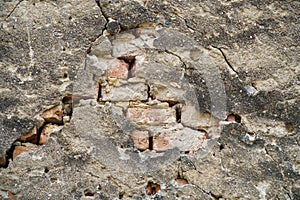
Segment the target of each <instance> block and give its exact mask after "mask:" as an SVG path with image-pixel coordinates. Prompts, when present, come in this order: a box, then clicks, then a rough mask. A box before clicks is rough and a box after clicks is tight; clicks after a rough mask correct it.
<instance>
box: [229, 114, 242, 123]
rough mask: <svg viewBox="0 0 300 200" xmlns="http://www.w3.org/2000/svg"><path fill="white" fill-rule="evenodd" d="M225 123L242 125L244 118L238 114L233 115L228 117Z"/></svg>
mask: <svg viewBox="0 0 300 200" xmlns="http://www.w3.org/2000/svg"><path fill="white" fill-rule="evenodd" d="M225 121H229V122H237V123H241V121H242V117H241V116H240V115H238V114H236V113H231V114H229V115H228V116H227V118H226V119H225Z"/></svg>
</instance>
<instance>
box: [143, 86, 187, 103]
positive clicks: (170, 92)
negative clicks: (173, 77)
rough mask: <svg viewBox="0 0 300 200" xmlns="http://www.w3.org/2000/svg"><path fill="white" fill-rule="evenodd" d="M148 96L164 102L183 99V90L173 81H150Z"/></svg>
mask: <svg viewBox="0 0 300 200" xmlns="http://www.w3.org/2000/svg"><path fill="white" fill-rule="evenodd" d="M149 85H150V96H151V97H152V98H153V99H158V100H160V101H164V102H181V101H183V96H184V90H183V89H182V88H181V86H180V85H178V84H177V83H175V82H171V83H150V84H149Z"/></svg>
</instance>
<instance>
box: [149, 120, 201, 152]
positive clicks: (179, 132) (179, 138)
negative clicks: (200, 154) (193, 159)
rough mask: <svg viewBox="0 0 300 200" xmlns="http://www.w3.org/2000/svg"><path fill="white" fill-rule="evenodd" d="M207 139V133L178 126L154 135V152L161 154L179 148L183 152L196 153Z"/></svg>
mask: <svg viewBox="0 0 300 200" xmlns="http://www.w3.org/2000/svg"><path fill="white" fill-rule="evenodd" d="M205 139H206V133H205V132H203V131H196V130H193V129H190V128H187V127H182V125H177V126H173V127H169V128H166V129H162V130H160V131H158V132H156V133H154V137H153V150H155V151H158V152H161V151H166V150H168V149H173V148H175V147H177V148H178V149H179V150H180V151H182V152H194V151H197V150H198V149H199V148H201V147H202V143H203V142H204V140H205ZM187 141H188V142H187Z"/></svg>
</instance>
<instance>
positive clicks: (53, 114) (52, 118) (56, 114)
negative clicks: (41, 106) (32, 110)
mask: <svg viewBox="0 0 300 200" xmlns="http://www.w3.org/2000/svg"><path fill="white" fill-rule="evenodd" d="M41 116H42V118H44V120H45V121H46V122H49V123H54V124H62V123H63V111H62V106H60V105H59V106H54V107H52V108H49V109H47V110H45V111H44V112H43V113H42V115H41Z"/></svg>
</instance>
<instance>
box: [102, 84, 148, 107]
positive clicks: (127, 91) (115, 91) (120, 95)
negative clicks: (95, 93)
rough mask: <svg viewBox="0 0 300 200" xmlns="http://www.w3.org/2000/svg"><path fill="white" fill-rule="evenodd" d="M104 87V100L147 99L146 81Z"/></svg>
mask: <svg viewBox="0 0 300 200" xmlns="http://www.w3.org/2000/svg"><path fill="white" fill-rule="evenodd" d="M108 87H109V86H107V87H102V92H101V93H102V99H101V100H102V101H112V102H120V101H123V102H124V101H127V102H128V101H146V100H147V99H148V87H147V85H146V84H144V83H136V84H126V85H121V86H119V87H109V88H108Z"/></svg>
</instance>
